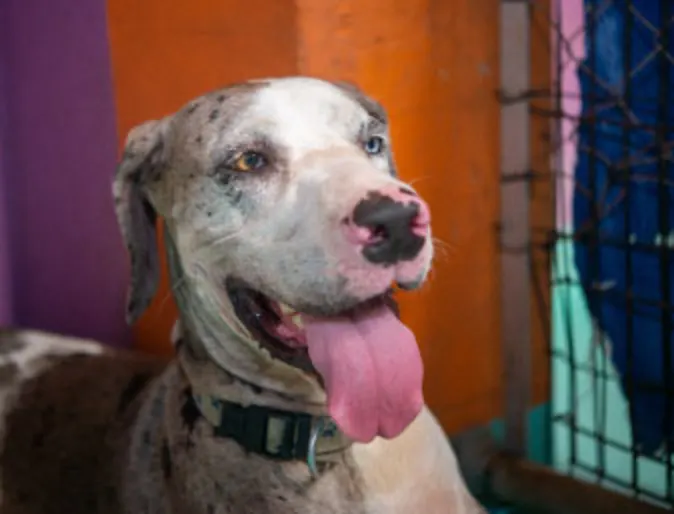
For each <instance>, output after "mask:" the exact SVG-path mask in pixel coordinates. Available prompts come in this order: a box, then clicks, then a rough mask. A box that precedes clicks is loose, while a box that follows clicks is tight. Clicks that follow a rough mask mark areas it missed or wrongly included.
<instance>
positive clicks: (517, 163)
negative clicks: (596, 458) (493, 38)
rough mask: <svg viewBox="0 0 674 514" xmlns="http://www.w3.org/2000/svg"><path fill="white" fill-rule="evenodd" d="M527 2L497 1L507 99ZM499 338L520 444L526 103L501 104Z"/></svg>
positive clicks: (527, 327)
mask: <svg viewBox="0 0 674 514" xmlns="http://www.w3.org/2000/svg"><path fill="white" fill-rule="evenodd" d="M529 9H530V6H529V5H528V3H526V2H518V3H515V2H508V1H505V0H502V2H501V13H500V14H501V25H500V52H501V55H500V67H501V91H502V93H503V95H505V96H506V97H509V98H513V97H517V96H521V95H522V94H524V93H525V92H526V91H528V90H529V88H530V33H529V32H530V25H529V23H530V21H529ZM500 135H501V179H502V184H501V212H500V216H501V219H500V245H501V248H516V249H519V251H511V252H501V255H500V264H501V313H502V319H501V323H502V325H501V338H502V356H503V379H504V380H503V383H504V389H505V399H504V400H505V409H504V410H505V415H504V417H505V428H506V435H505V447H506V448H507V449H508V450H509V451H511V452H513V453H515V454H518V455H521V454H523V453H524V451H525V448H526V439H527V434H526V415H527V409H528V406H529V401H530V398H531V319H530V318H531V308H530V273H529V270H530V261H531V257H530V249H529V181H528V180H511V179H512V178H513V177H512V175H521V174H522V173H524V172H526V171H527V170H529V169H530V167H531V166H530V159H531V153H530V127H529V102H528V100H523V101H521V102H515V103H509V104H502V105H501V131H500Z"/></svg>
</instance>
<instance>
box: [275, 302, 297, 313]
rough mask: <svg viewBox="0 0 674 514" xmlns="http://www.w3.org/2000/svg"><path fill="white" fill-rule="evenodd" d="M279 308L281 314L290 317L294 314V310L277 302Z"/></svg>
mask: <svg viewBox="0 0 674 514" xmlns="http://www.w3.org/2000/svg"><path fill="white" fill-rule="evenodd" d="M278 305H279V307H280V308H281V312H282V313H283V314H285V315H287V316H292V315H293V314H295V310H294V309H292V308H291V307H289V306H288V305H286V304H285V303H281V302H279V304H278Z"/></svg>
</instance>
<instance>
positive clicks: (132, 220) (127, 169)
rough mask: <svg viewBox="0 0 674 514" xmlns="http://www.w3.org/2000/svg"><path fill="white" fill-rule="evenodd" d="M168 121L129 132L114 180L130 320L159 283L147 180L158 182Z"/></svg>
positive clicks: (150, 298)
mask: <svg viewBox="0 0 674 514" xmlns="http://www.w3.org/2000/svg"><path fill="white" fill-rule="evenodd" d="M168 124H169V121H168V118H165V119H163V120H160V121H148V122H145V123H143V124H141V125H138V126H137V127H135V128H133V129H132V130H131V131H130V132H129V135H128V136H127V139H126V144H125V147H124V154H123V156H122V159H121V162H120V163H119V165H118V167H117V173H116V175H115V179H114V184H113V196H114V200H115V211H116V214H117V221H118V222H119V226H120V229H121V232H122V237H123V238H124V242H125V243H126V248H127V250H128V251H129V257H130V261H131V283H130V286H129V293H128V298H127V306H126V321H127V323H129V324H133V323H134V322H135V321H136V320H137V319H138V318H139V316H140V315H141V314H142V313H143V311H144V310H145V309H146V308H147V307H148V305H149V304H150V302H151V301H152V298H153V297H154V294H155V292H156V290H157V285H158V283H159V254H158V251H157V233H156V220H157V214H156V211H155V209H154V207H153V205H152V204H151V201H150V198H149V196H148V184H151V183H153V182H156V181H157V179H158V178H159V176H160V175H161V172H162V171H163V168H164V167H165V158H164V155H165V152H164V148H165V138H166V131H167V126H168Z"/></svg>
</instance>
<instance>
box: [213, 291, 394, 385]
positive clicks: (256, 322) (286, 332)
mask: <svg viewBox="0 0 674 514" xmlns="http://www.w3.org/2000/svg"><path fill="white" fill-rule="evenodd" d="M226 289H227V294H228V295H229V299H230V301H231V302H232V306H233V308H234V312H235V314H236V315H237V317H238V318H239V319H240V320H241V322H242V323H243V324H244V325H245V326H246V328H247V329H248V330H249V332H250V333H251V334H252V335H253V337H254V338H255V339H256V340H257V341H258V342H259V343H260V344H261V345H262V347H263V348H265V349H266V350H267V351H268V352H269V353H270V355H271V356H272V357H273V358H275V359H277V360H281V361H283V362H285V363H287V364H290V365H291V366H295V367H297V368H299V369H301V370H303V371H305V372H307V373H311V374H314V375H316V377H317V378H318V379H319V381H321V382H322V380H321V376H320V374H318V373H317V372H316V369H315V368H314V366H313V364H312V362H311V359H310V357H309V350H308V344H307V334H306V331H305V327H304V321H303V319H302V317H303V314H302V313H300V312H298V311H297V310H296V309H294V308H292V307H290V306H288V305H286V304H284V303H281V302H278V301H276V300H273V299H271V298H269V297H268V296H265V295H264V294H262V293H260V292H259V291H256V290H254V289H251V288H250V287H248V286H246V285H245V284H244V283H243V282H241V281H239V280H236V279H233V278H230V279H228V280H227V283H226ZM377 305H385V306H386V307H387V308H389V309H390V310H391V311H392V312H393V313H394V314H395V316H396V317H397V318H399V317H400V311H399V309H398V304H397V303H396V301H395V299H394V297H393V290H392V289H389V290H387V291H385V292H384V293H383V294H381V295H378V296H375V297H373V298H370V299H368V300H366V301H363V302H361V303H360V304H358V305H356V306H355V307H352V308H351V309H348V310H347V311H344V312H343V313H342V314H343V315H344V316H349V315H351V314H352V313H354V312H357V311H365V310H367V309H371V308H373V307H376V306H377Z"/></svg>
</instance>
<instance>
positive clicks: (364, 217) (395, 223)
mask: <svg viewBox="0 0 674 514" xmlns="http://www.w3.org/2000/svg"><path fill="white" fill-rule="evenodd" d="M418 215H419V204H418V203H416V202H415V201H413V200H411V201H406V202H400V201H396V200H394V199H393V198H391V197H389V196H385V195H381V194H379V193H370V194H369V195H368V196H367V198H365V199H364V200H361V201H360V202H359V203H358V205H356V208H355V209H354V211H353V223H354V224H355V225H357V226H359V227H363V228H367V229H368V230H369V231H370V233H371V237H370V238H369V241H368V242H367V243H366V244H365V245H364V246H363V256H364V257H365V258H366V259H367V260H368V261H370V262H371V263H373V264H395V263H396V262H399V261H409V260H412V259H414V258H415V257H416V256H417V255H419V252H420V251H421V248H422V247H423V246H424V243H425V242H426V238H425V237H424V236H423V235H420V234H418V233H415V222H416V220H417V217H418Z"/></svg>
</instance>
